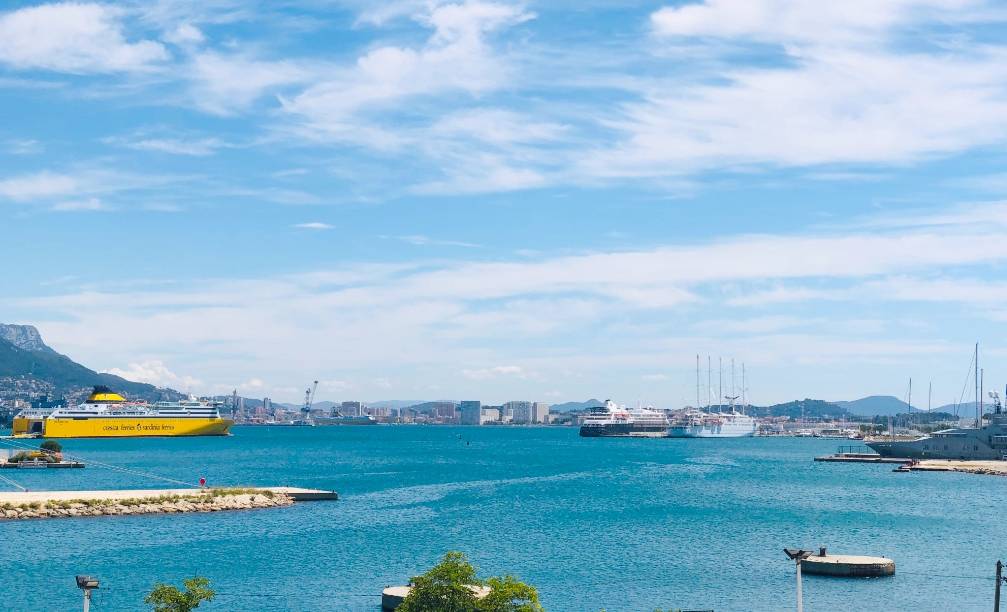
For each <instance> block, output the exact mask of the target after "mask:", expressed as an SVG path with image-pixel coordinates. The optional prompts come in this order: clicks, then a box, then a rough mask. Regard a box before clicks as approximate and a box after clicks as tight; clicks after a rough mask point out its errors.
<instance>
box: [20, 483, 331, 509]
mask: <svg viewBox="0 0 1007 612" xmlns="http://www.w3.org/2000/svg"><path fill="white" fill-rule="evenodd" d="M220 488H221V489H230V488H238V487H220ZM249 488H250V489H251V488H254V489H255V490H257V491H271V492H273V493H275V494H277V495H281V494H282V495H286V496H287V497H289V498H290V499H292V500H293V501H295V502H301V501H323V500H337V499H339V494H338V493H336V492H335V491H324V490H321V489H301V488H298V487H249ZM212 490H213V488H205V489H199V488H196V487H193V488H191V489H118V490H109V491H10V492H0V505H3V504H13V505H18V504H30V503H33V502H36V503H41V504H45V503H48V502H66V501H71V500H92V499H93V500H108V501H112V502H115V501H122V500H132V499H142V498H158V497H171V496H182V497H184V496H191V495H199V494H200V493H209V492H211V491H212Z"/></svg>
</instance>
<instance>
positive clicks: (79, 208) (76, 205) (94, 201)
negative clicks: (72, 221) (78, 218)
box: [52, 198, 110, 212]
mask: <svg viewBox="0 0 1007 612" xmlns="http://www.w3.org/2000/svg"><path fill="white" fill-rule="evenodd" d="M52 210H54V211H57V212H96V211H107V210H110V208H109V207H108V206H106V205H105V204H103V203H102V201H101V200H99V199H98V198H87V199H86V200H71V201H68V202H58V203H56V204H53V206H52Z"/></svg>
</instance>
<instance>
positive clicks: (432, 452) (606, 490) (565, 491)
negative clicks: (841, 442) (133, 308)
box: [0, 426, 1007, 612]
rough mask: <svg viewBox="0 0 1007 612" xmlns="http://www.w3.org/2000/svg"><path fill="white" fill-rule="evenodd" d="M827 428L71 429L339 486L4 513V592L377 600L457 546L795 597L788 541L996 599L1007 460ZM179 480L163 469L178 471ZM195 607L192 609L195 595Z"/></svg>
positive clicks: (52, 479) (960, 594)
mask: <svg viewBox="0 0 1007 612" xmlns="http://www.w3.org/2000/svg"><path fill="white" fill-rule="evenodd" d="M837 444H838V443H837V442H836V441H825V440H808V439H794V438H790V439H767V438H754V439H737V440H652V439H651V440H631V439H584V438H579V437H578V436H577V432H576V430H574V429H566V428H516V427H511V428H492V427H482V428H476V427H423V426H413V427H410V426H400V427H383V426H376V427H342V428H340V427H317V428H283V427H271V428H266V427H237V428H235V430H234V435H233V436H231V437H228V438H179V439H148V440H136V439H134V440H72V441H67V442H66V443H65V447H66V450H67V451H68V452H72V453H79V454H80V455H82V456H84V457H85V458H91V459H93V460H97V461H101V462H107V463H110V464H115V465H119V466H124V467H128V468H131V469H135V470H142V471H148V472H153V473H157V474H160V475H164V476H169V477H172V478H177V479H181V480H186V481H196V480H198V478H199V477H200V476H205V477H206V478H207V479H208V481H209V484H211V485H215V484H216V485H296V486H303V487H317V488H324V489H336V490H338V491H339V492H340V494H341V495H342V499H340V500H339V501H338V502H319V503H301V504H296V505H295V506H294V507H292V508H288V509H278V510H256V511H247V512H232V513H221V514H186V515H170V516H141V517H102V518H87V519H61V520H40V521H30V522H0V575H2V576H3V579H4V587H3V597H4V598H5V605H4V606H3V607H4V608H5V609H10V610H19V611H20V610H24V611H27V610H61V611H62V610H77V609H79V607H80V592H79V591H78V590H77V588H76V586H75V584H74V579H73V577H74V575H75V574H78V573H89V574H92V575H95V576H97V577H99V578H100V579H101V581H102V588H101V591H100V592H99V593H98V594H97V595H96V599H95V603H94V605H93V607H92V609H93V610H97V611H101V610H109V611H111V610H114V611H128V610H144V609H146V608H145V607H144V606H143V603H142V600H143V595H144V593H146V592H147V591H148V590H149V589H150V587H151V585H152V583H153V582H154V581H156V580H162V581H171V582H176V583H178V582H180V581H181V579H182V578H184V577H188V576H192V575H194V574H198V575H203V576H207V577H209V578H210V579H211V580H212V582H213V586H214V587H215V588H216V589H217V590H218V591H219V596H218V599H217V600H216V601H215V602H213V603H212V604H211V605H207V606H205V609H207V610H369V611H376V610H378V609H379V600H380V592H381V589H382V588H383V587H384V586H386V585H390V584H404V583H405V582H406V581H407V580H408V578H409V576H411V575H414V574H416V573H419V572H421V571H423V570H425V569H426V568H428V567H429V566H431V565H432V564H434V563H435V562H436V561H437V559H438V557H440V555H441V554H443V553H444V552H445V551H447V550H461V551H464V552H466V553H468V554H469V556H470V557H471V559H472V560H473V561H474V562H475V563H476V564H477V565H478V566H479V568H480V569H481V571H482V572H483V573H484V574H500V573H513V574H516V575H517V576H519V577H520V578H521V579H523V580H525V581H527V582H530V583H532V584H534V585H535V586H537V587H538V589H539V593H540V595H541V598H542V603H543V604H544V605H545V607H546V609H547V610H553V611H562V610H576V611H581V610H584V611H597V610H600V609H602V608H604V609H606V610H608V612H617V611H623V610H634V611H635V610H640V611H652V610H654V609H655V608H658V607H660V608H669V607H682V608H698V609H715V610H718V611H720V610H788V609H793V608H794V604H793V601H794V575H793V573H794V568H793V565H792V563H791V562H790V561H788V560H787V559H786V558H785V556H784V555H783V552H782V550H781V549H782V548H783V547H784V546H804V547H817V546H819V545H827V546H828V547H829V549H830V550H831V551H834V552H837V553H839V552H846V553H861V554H876V555H881V554H883V555H887V556H891V557H894V558H895V560H896V563H897V565H898V573H897V576H895V577H894V578H886V579H871V580H859V581H849V580H838V579H824V578H818V577H806V578H805V608H806V609H807V610H809V611H836V610H851V611H854V610H855V611H862V610H938V609H953V610H988V609H990V608H991V606H992V599H993V581H992V575H993V572H994V564H995V562H996V560H997V558H998V557H1003V558H1007V538H1005V537H1004V536H1005V535H1007V528H1005V517H1004V512H1005V510H1007V479H1002V478H994V477H983V476H969V475H956V474H895V473H892V471H891V467H892V466H871V465H854V464H827V463H814V462H812V457H813V456H814V455H816V454H824V453H827V452H832V451H834V450H835V447H836V445H837ZM5 474H6V475H10V476H12V477H16V478H18V479H19V480H21V481H22V482H23V483H24V484H26V485H27V486H28V487H29V488H32V489H45V488H52V489H88V488H91V489H94V488H105V487H121V488H142V487H150V486H152V485H155V486H156V484H157V483H155V482H153V481H150V480H145V479H143V478H140V477H137V476H134V475H131V474H127V473H122V472H118V471H113V470H109V469H102V468H98V467H88V468H86V469H84V470H59V471H57V470H48V471H41V470H40V471H29V470H24V471H6V472H5ZM166 486H170V485H166ZM203 609H204V607H201V608H200V610H203Z"/></svg>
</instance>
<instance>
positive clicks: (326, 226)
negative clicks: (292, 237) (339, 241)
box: [293, 221, 335, 230]
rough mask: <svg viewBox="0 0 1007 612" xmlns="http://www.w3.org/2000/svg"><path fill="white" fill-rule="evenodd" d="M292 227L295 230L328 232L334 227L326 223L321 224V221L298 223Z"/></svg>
mask: <svg viewBox="0 0 1007 612" xmlns="http://www.w3.org/2000/svg"><path fill="white" fill-rule="evenodd" d="M293 227H296V228H297V229H308V230H330V229H332V228H333V227H335V226H333V225H329V224H328V223H322V222H321V221H310V222H308V223H298V224H297V225H294V226H293Z"/></svg>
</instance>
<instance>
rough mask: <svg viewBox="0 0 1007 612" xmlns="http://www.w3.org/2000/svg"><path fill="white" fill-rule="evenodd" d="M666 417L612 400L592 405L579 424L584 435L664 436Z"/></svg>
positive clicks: (589, 436)
mask: <svg viewBox="0 0 1007 612" xmlns="http://www.w3.org/2000/svg"><path fill="white" fill-rule="evenodd" d="M667 429H668V418H667V417H665V416H664V413H663V412H660V411H658V410H654V409H653V408H651V407H648V408H632V409H627V408H626V407H625V406H620V405H619V404H616V403H615V402H613V401H612V400H605V405H604V406H599V407H597V408H592V409H591V411H590V412H589V413H588V414H587V416H585V417H584V421H583V423H582V424H581V426H580V435H581V436H583V437H585V438H601V437H622V438H637V437H644V438H663V437H664V436H665V435H667Z"/></svg>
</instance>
